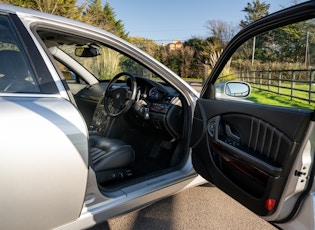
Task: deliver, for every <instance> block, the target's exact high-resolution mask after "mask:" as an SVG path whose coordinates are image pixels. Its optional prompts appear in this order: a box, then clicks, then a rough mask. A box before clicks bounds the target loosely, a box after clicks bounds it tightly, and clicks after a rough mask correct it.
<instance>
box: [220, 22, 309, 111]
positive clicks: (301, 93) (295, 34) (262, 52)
mask: <svg viewBox="0 0 315 230" xmlns="http://www.w3.org/2000/svg"><path fill="white" fill-rule="evenodd" d="M314 72H315V21H314V20H313V19H312V20H308V21H303V22H299V23H296V24H291V25H288V26H284V27H281V28H278V29H274V30H271V31H268V32H266V33H263V34H259V35H258V36H256V37H254V38H253V39H250V40H248V41H247V42H245V43H244V44H243V45H242V46H241V47H240V48H239V49H238V50H237V52H235V53H234V55H233V56H232V58H231V59H230V61H229V62H228V64H227V65H226V66H225V68H224V70H223V71H222V73H221V76H220V77H219V78H218V79H217V81H216V83H215V84H216V87H215V88H216V97H217V98H218V99H220V98H224V99H232V98H233V99H234V100H235V97H230V96H229V95H227V94H226V93H223V92H224V90H225V88H224V85H225V84H226V82H229V81H241V82H246V83H248V84H249V85H250V87H251V93H250V95H249V96H247V97H237V98H238V99H239V100H240V101H244V102H251V103H259V104H266V105H273V106H286V107H295V108H308V109H314V105H315V79H314V78H315V76H314ZM222 95H223V96H222Z"/></svg>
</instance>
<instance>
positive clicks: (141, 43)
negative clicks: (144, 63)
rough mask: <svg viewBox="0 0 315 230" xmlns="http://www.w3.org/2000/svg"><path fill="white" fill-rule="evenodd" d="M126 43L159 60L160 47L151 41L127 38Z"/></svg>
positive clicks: (140, 38)
mask: <svg viewBox="0 0 315 230" xmlns="http://www.w3.org/2000/svg"><path fill="white" fill-rule="evenodd" d="M128 41H129V42H130V43H131V44H133V45H135V46H137V47H138V48H140V49H142V50H143V51H145V52H146V53H148V54H149V55H151V56H152V57H154V58H156V59H159V56H160V55H159V51H160V47H159V45H158V44H157V43H156V42H155V41H153V40H151V39H146V38H142V37H129V38H128Z"/></svg>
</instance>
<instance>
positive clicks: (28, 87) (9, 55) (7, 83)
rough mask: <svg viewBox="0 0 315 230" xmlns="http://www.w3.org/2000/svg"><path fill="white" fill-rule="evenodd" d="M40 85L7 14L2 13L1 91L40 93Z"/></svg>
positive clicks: (0, 23)
mask: <svg viewBox="0 0 315 230" xmlns="http://www.w3.org/2000/svg"><path fill="white" fill-rule="evenodd" d="M39 91H40V90H39V87H38V84H37V83H36V81H35V77H34V74H33V72H32V71H31V68H30V66H29V63H28V62H27V59H26V57H25V55H24V53H23V52H22V50H21V48H20V45H19V44H18V39H17V36H16V35H15V33H14V32H13V29H12V27H11V25H10V22H9V20H8V19H7V17H6V16H3V15H0V92H1V93H4V92H7V93H16V92H19V93H38V92H39Z"/></svg>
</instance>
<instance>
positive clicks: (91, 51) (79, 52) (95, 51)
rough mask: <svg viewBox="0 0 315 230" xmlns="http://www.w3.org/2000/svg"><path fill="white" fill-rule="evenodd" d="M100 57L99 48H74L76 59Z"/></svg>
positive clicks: (94, 46) (92, 46)
mask: <svg viewBox="0 0 315 230" xmlns="http://www.w3.org/2000/svg"><path fill="white" fill-rule="evenodd" d="M98 55H101V50H100V47H98V46H97V45H88V46H79V47H76V48H75V56H77V57H96V56H98Z"/></svg>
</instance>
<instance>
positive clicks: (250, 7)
mask: <svg viewBox="0 0 315 230" xmlns="http://www.w3.org/2000/svg"><path fill="white" fill-rule="evenodd" d="M269 8H270V4H267V3H265V2H262V3H261V2H260V0H253V2H252V3H247V6H246V7H245V8H244V9H243V10H242V11H243V12H245V13H247V15H245V20H242V21H241V22H240V26H241V27H245V26H247V25H248V24H250V23H252V22H254V21H256V20H258V19H260V18H262V17H265V16H267V15H268V14H269V12H268V10H269Z"/></svg>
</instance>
